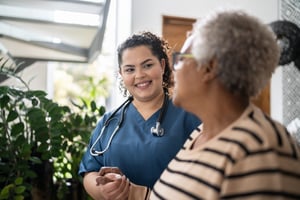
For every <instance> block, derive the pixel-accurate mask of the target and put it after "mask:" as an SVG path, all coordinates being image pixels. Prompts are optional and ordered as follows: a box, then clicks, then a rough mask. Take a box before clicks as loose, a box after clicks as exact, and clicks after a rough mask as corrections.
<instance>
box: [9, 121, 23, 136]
mask: <svg viewBox="0 0 300 200" xmlns="http://www.w3.org/2000/svg"><path fill="white" fill-rule="evenodd" d="M23 131H24V124H23V122H19V123H17V124H14V125H12V127H11V135H12V136H17V135H18V134H19V133H22V132H23Z"/></svg>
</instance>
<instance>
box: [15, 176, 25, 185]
mask: <svg viewBox="0 0 300 200" xmlns="http://www.w3.org/2000/svg"><path fill="white" fill-rule="evenodd" d="M22 183H23V178H22V177H17V178H16V180H15V184H16V185H21V184H22Z"/></svg>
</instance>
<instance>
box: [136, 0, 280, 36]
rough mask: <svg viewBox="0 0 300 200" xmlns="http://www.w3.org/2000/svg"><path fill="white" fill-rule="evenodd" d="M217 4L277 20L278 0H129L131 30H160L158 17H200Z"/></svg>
mask: <svg viewBox="0 0 300 200" xmlns="http://www.w3.org/2000/svg"><path fill="white" fill-rule="evenodd" d="M219 7H234V8H241V9H244V10H246V11H248V12H249V13H251V14H253V15H255V16H257V17H259V18H260V19H262V20H263V21H264V22H266V23H268V22H271V21H273V20H276V19H278V16H279V13H278V7H279V6H278V0H263V1H262V0H226V1H225V0H163V1H162V0H151V1H150V0H132V31H133V32H137V31H140V30H149V31H152V32H155V33H158V34H160V33H162V16H163V15H169V16H179V17H188V18H201V17H202V16H204V15H206V14H207V13H209V12H210V11H211V10H213V9H216V8H219Z"/></svg>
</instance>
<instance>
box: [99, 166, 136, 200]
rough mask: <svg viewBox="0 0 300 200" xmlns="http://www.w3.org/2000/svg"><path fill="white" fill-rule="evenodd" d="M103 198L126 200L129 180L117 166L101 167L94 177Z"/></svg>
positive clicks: (105, 199)
mask: <svg viewBox="0 0 300 200" xmlns="http://www.w3.org/2000/svg"><path fill="white" fill-rule="evenodd" d="M96 185H97V186H99V187H100V190H101V194H102V196H103V199H104V200H110V199H114V200H127V199H128V196H129V191H130V181H129V180H128V179H127V178H126V176H125V175H124V174H123V173H122V172H121V170H120V169H119V168H117V167H102V168H101V169H100V171H99V174H98V176H97V178H96Z"/></svg>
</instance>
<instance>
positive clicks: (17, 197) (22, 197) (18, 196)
mask: <svg viewBox="0 0 300 200" xmlns="http://www.w3.org/2000/svg"><path fill="white" fill-rule="evenodd" d="M22 193H23V192H22ZM23 199H24V196H23V195H17V196H14V200H23Z"/></svg>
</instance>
